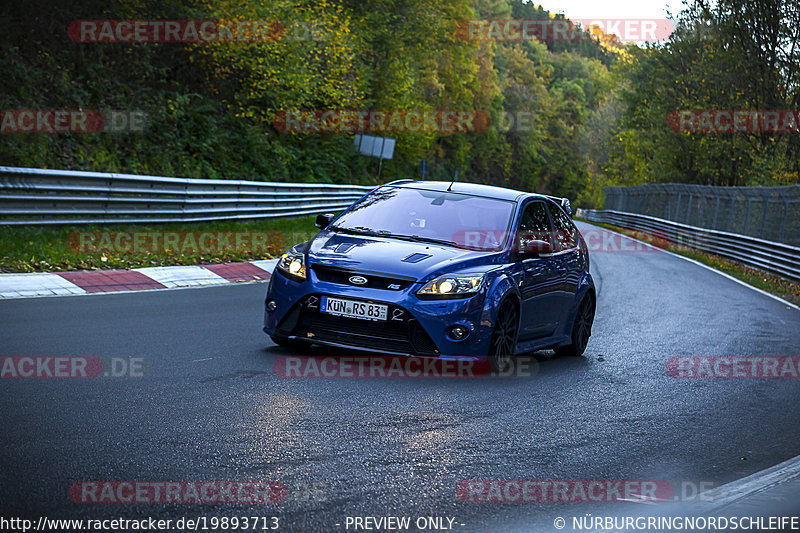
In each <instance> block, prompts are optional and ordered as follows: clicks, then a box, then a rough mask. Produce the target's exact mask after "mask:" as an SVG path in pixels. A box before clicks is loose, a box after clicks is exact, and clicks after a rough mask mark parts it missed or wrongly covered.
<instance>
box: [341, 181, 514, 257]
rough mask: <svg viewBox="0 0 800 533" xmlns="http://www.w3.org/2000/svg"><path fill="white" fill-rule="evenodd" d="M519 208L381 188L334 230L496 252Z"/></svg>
mask: <svg viewBox="0 0 800 533" xmlns="http://www.w3.org/2000/svg"><path fill="white" fill-rule="evenodd" d="M515 205H516V204H515V203H514V202H511V201H507V200H497V199H494V198H485V197H482V196H470V195H466V194H460V193H453V192H443V191H430V190H425V189H416V188H406V187H382V188H380V189H378V190H376V191H374V192H373V193H372V194H370V195H368V196H366V197H364V198H362V199H361V200H360V201H359V202H358V203H356V204H355V205H354V206H353V207H352V208H351V209H350V210H349V211H348V212H347V213H345V214H344V215H342V216H341V217H340V218H339V219H338V220H336V222H335V224H334V226H333V227H332V228H331V229H334V230H338V231H344V232H350V233H358V234H365V235H383V236H392V237H396V238H401V239H408V240H414V241H419V242H432V243H438V244H445V245H450V246H456V247H459V248H468V249H472V250H481V251H494V250H499V249H501V248H502V246H503V244H504V243H505V240H506V235H507V233H508V230H509V226H510V223H511V215H512V214H513V212H514V206H515Z"/></svg>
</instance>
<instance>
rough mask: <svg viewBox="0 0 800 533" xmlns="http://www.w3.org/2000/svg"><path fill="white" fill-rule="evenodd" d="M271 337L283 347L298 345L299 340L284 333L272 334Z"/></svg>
mask: <svg viewBox="0 0 800 533" xmlns="http://www.w3.org/2000/svg"><path fill="white" fill-rule="evenodd" d="M269 338H270V339H271V340H272V342H274V343H275V344H277V345H278V346H280V347H282V348H295V347H297V341H293V340H290V339H288V338H286V337H284V336H282V335H270V336H269Z"/></svg>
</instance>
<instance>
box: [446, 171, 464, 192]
mask: <svg viewBox="0 0 800 533" xmlns="http://www.w3.org/2000/svg"><path fill="white" fill-rule="evenodd" d="M462 168H464V167H458V168H457V169H456V174H455V176H453V181H451V182H450V185H448V186H447V190H448V192H449V191H450V187H452V186H453V184H454V183H455V182H456V181H457V180H458V173H459V172H461V169H462Z"/></svg>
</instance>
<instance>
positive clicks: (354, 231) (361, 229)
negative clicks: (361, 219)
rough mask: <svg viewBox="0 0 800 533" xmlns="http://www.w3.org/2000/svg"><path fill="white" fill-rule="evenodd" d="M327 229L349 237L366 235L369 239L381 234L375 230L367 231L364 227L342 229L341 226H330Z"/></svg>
mask: <svg viewBox="0 0 800 533" xmlns="http://www.w3.org/2000/svg"><path fill="white" fill-rule="evenodd" d="M328 229H331V230H333V231H338V232H341V233H349V234H351V235H367V236H369V237H378V236H382V235H383V234H382V233H380V232H377V231H375V230H372V229H369V228H367V227H365V226H353V227H352V228H343V227H342V226H330V227H329V228H328Z"/></svg>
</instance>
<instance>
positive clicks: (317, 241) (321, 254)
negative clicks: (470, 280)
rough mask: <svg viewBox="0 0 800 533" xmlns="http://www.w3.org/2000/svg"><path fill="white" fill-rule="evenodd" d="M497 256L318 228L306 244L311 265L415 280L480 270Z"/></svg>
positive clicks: (497, 257)
mask: <svg viewBox="0 0 800 533" xmlns="http://www.w3.org/2000/svg"><path fill="white" fill-rule="evenodd" d="M499 256H500V253H499V252H482V251H473V250H464V249H461V248H456V247H451V246H446V245H439V244H430V243H421V242H420V243H417V242H409V241H404V240H399V239H393V238H390V237H372V236H361V235H349V234H344V233H336V232H333V231H321V232H320V233H318V234H317V236H316V237H314V239H313V240H312V241H311V242H310V243H309V246H308V258H309V264H310V265H315V264H317V265H327V266H332V267H339V268H343V269H347V270H354V271H359V272H375V273H384V274H393V275H396V276H401V277H407V278H413V279H415V280H423V279H424V278H426V277H428V276H429V275H431V274H442V273H445V272H450V271H457V270H463V269H465V268H470V267H473V268H475V270H476V271H483V270H485V269H486V267H487V266H490V265H491V264H492V263H495V262H496V261H495V260H499Z"/></svg>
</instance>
